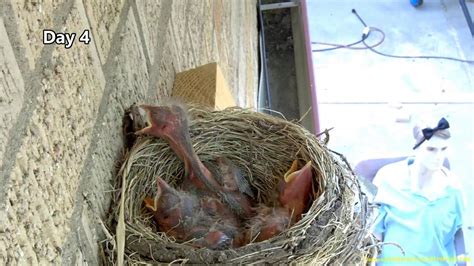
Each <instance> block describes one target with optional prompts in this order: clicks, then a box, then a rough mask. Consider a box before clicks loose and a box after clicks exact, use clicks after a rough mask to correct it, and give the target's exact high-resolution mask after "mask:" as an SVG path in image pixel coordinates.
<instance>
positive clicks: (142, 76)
mask: <svg viewBox="0 0 474 266" xmlns="http://www.w3.org/2000/svg"><path fill="white" fill-rule="evenodd" d="M120 35H121V36H123V39H122V42H121V46H120V47H119V48H118V49H119V51H120V52H119V56H117V58H116V64H114V65H115V66H116V69H114V70H113V71H114V73H113V75H112V76H111V77H110V84H109V85H107V86H110V88H111V93H110V95H109V96H108V99H107V100H106V101H107V103H108V108H107V110H106V112H105V113H104V114H100V115H101V116H102V120H101V121H102V123H101V125H100V128H99V130H98V135H97V136H94V138H96V139H98V142H97V143H96V144H95V147H96V148H95V150H94V152H93V154H92V160H93V165H92V166H91V168H90V172H89V173H87V177H86V178H87V179H86V180H87V188H86V189H87V193H88V199H89V200H90V202H97V203H98V204H101V206H97V207H98V208H100V209H103V210H107V208H108V205H107V204H108V198H107V197H109V196H110V194H108V195H106V194H105V193H104V191H109V190H110V189H111V188H110V186H109V184H110V181H112V179H114V178H115V174H116V170H117V169H116V166H117V165H116V162H117V161H118V160H119V159H120V158H121V156H122V149H123V138H122V137H123V136H122V116H123V114H124V111H125V109H126V108H128V107H130V106H131V105H132V104H133V103H140V102H144V101H145V97H146V95H147V92H148V84H149V77H148V69H147V67H146V64H145V55H144V51H143V49H142V44H141V41H140V36H139V33H138V28H137V24H136V22H135V17H134V15H133V12H132V10H131V9H130V11H129V13H128V15H127V21H126V23H125V25H124V28H123V30H122V31H121V32H120ZM89 192H90V193H89Z"/></svg>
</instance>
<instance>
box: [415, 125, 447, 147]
mask: <svg viewBox="0 0 474 266" xmlns="http://www.w3.org/2000/svg"><path fill="white" fill-rule="evenodd" d="M448 128H449V123H448V121H447V120H446V119H444V117H443V118H441V119H440V120H439V122H438V125H437V126H436V127H435V128H429V127H427V128H424V129H423V130H421V132H422V133H423V139H422V140H421V141H420V142H419V143H418V144H416V145H415V147H413V149H416V148H418V147H419V146H420V145H421V144H422V143H423V142H425V140H429V139H431V137H433V135H434V134H435V133H436V131H439V130H443V129H448Z"/></svg>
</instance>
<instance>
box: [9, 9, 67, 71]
mask: <svg viewBox="0 0 474 266" xmlns="http://www.w3.org/2000/svg"><path fill="white" fill-rule="evenodd" d="M10 2H11V5H12V7H13V13H14V15H15V18H16V22H17V24H18V34H19V38H20V40H21V43H22V45H23V47H24V48H25V52H26V54H25V58H27V60H28V64H29V67H30V69H31V70H33V69H34V68H35V64H36V61H37V60H38V58H39V56H40V54H41V50H42V49H43V47H44V44H43V30H44V29H52V28H53V19H54V17H55V16H56V15H57V12H58V8H59V7H60V6H61V4H62V3H63V2H65V1H64V0H52V1H15V0H11V1H10Z"/></svg>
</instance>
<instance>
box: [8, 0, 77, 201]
mask: <svg viewBox="0 0 474 266" xmlns="http://www.w3.org/2000/svg"><path fill="white" fill-rule="evenodd" d="M73 5H74V0H68V1H66V2H64V3H63V4H61V6H60V7H58V11H57V13H56V16H55V17H54V19H53V27H52V28H53V29H54V30H55V31H56V32H57V31H60V30H61V27H62V26H63V25H64V21H65V20H66V18H67V16H68V15H69V13H70V12H71V10H72V8H73ZM2 7H3V10H4V12H3V13H4V15H5V16H4V17H5V18H6V19H4V24H5V29H6V31H7V35H8V38H9V40H12V39H13V40H14V42H15V45H12V48H13V53H14V54H15V60H17V62H18V64H19V67H20V70H21V75H22V78H23V82H24V92H23V103H22V106H21V110H20V112H19V114H18V117H17V120H16V121H15V123H14V125H13V126H12V127H11V128H10V130H9V132H8V140H7V143H6V146H5V147H6V148H5V152H4V162H3V164H2V166H1V168H0V210H4V209H5V208H6V200H7V191H8V184H9V182H10V179H11V172H12V170H13V167H14V165H15V161H16V157H17V154H18V152H19V151H20V147H21V145H22V143H23V140H24V138H25V135H26V129H27V127H28V125H29V124H30V120H31V117H32V115H33V112H34V110H36V106H37V105H38V99H37V98H38V97H37V96H38V94H39V92H40V91H41V87H42V85H41V80H42V78H43V76H45V75H46V74H45V72H46V70H51V71H52V69H53V65H52V55H53V51H54V49H55V46H53V45H48V46H44V47H43V49H42V50H41V53H40V57H39V58H37V61H36V62H35V69H34V71H30V70H29V67H27V66H28V64H27V63H26V62H25V61H24V60H23V58H24V55H25V54H26V53H25V49H26V48H25V47H22V45H21V42H19V41H18V39H19V37H18V35H19V34H17V33H18V32H19V29H18V27H17V26H15V25H14V24H16V22H17V20H16V19H15V18H14V16H13V15H14V12H13V7H12V6H11V4H10V3H8V4H6V5H3V6H2ZM7 10H8V12H7ZM7 14H8V15H7ZM20 55H21V56H20ZM19 58H21V59H20V60H19Z"/></svg>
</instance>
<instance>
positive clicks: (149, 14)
mask: <svg viewBox="0 0 474 266" xmlns="http://www.w3.org/2000/svg"><path fill="white" fill-rule="evenodd" d="M136 4H137V10H138V14H139V19H140V21H141V24H142V30H143V35H144V37H145V42H146V47H147V48H148V54H149V55H150V61H151V62H152V63H153V62H154V61H155V51H156V49H154V48H155V47H157V43H158V40H159V38H162V36H160V35H159V34H160V32H159V26H160V25H159V21H160V15H161V6H162V4H163V0H159V1H158V0H157V1H140V2H139V3H136Z"/></svg>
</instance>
